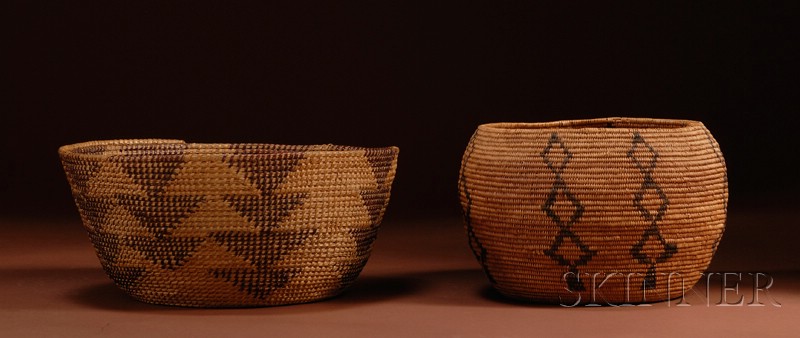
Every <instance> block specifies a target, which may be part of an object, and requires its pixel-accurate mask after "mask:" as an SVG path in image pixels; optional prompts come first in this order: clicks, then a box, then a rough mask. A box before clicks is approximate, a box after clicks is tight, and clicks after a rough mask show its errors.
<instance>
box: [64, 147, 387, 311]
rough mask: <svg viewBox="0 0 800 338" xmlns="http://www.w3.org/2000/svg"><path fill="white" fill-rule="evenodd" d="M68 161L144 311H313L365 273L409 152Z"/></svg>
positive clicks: (115, 267) (114, 269) (88, 223)
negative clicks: (402, 155) (308, 305)
mask: <svg viewBox="0 0 800 338" xmlns="http://www.w3.org/2000/svg"><path fill="white" fill-rule="evenodd" d="M59 154H60V156H61V161H62V164H63V166H64V170H65V172H66V174H67V179H68V181H69V184H70V186H71V188H72V193H73V197H74V198H75V202H76V204H77V207H78V211H79V213H80V216H81V218H82V221H83V224H84V226H85V228H86V230H87V232H88V234H89V237H90V239H91V242H92V244H93V245H94V247H95V249H96V252H97V255H98V257H99V258H100V262H101V264H102V266H103V268H104V270H105V272H106V273H107V274H108V275H109V277H111V279H112V280H113V281H114V283H115V284H116V285H117V286H118V287H120V288H121V289H122V290H124V291H125V292H126V293H128V294H130V295H131V296H132V297H134V298H135V299H138V300H140V301H144V302H148V303H155V304H166V305H179V306H195V307H242V306H266V305H281V304H294V303H303V302H310V301H316V300H321V299H325V298H328V297H332V296H335V295H337V294H339V293H341V292H342V291H343V290H344V289H345V288H346V287H348V286H349V285H350V284H352V283H353V281H354V280H355V279H356V277H357V276H358V274H359V273H360V271H361V269H362V268H363V267H364V265H365V264H366V261H367V259H368V257H369V254H370V252H371V249H372V243H373V241H374V240H375V237H376V235H377V231H378V227H379V224H380V222H381V219H382V217H383V214H384V211H385V208H386V205H387V204H388V202H389V195H390V188H391V185H392V181H393V180H394V175H395V170H396V167H397V155H398V148H396V147H387V148H359V147H347V146H336V145H300V146H290V145H271V144H197V143H185V142H183V141H179V140H152V139H147V140H111V141H94V142H86V143H79V144H73V145H68V146H63V147H61V148H60V149H59Z"/></svg>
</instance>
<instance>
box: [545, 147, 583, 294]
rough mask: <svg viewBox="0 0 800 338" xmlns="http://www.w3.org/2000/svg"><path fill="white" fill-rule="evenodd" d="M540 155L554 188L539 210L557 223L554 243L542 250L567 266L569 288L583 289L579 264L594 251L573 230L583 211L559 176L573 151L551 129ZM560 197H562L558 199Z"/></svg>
mask: <svg viewBox="0 0 800 338" xmlns="http://www.w3.org/2000/svg"><path fill="white" fill-rule="evenodd" d="M554 149H559V150H558V151H556V152H555V154H556V155H561V159H560V160H558V159H556V158H555V157H554V156H551V153H553V150H554ZM540 155H541V157H542V160H543V161H544V163H545V164H547V167H548V168H550V171H552V172H553V174H555V179H554V181H553V188H552V189H551V190H550V193H549V194H548V195H547V200H545V202H544V204H543V205H542V211H544V212H545V214H547V217H549V218H550V219H551V220H552V221H553V223H555V224H556V225H557V226H558V227H559V232H558V234H557V235H556V237H555V238H554V239H553V244H552V245H551V246H550V249H547V250H545V251H544V254H545V255H547V256H548V257H550V259H552V260H553V261H555V262H556V263H558V264H559V265H562V266H566V267H567V269H568V270H569V272H570V274H569V275H567V276H566V282H567V286H568V288H569V289H570V290H573V291H585V290H586V288H585V287H584V285H583V282H581V280H580V278H579V272H578V267H579V266H583V265H586V264H588V263H589V261H590V260H591V259H592V257H594V256H595V255H596V254H597V251H594V250H591V249H589V247H588V246H587V245H585V244H583V242H582V241H581V239H580V237H578V235H577V234H575V232H573V231H572V226H573V225H574V224H575V223H576V222H578V220H580V218H581V216H582V215H583V211H584V208H583V205H582V204H581V202H580V201H579V200H578V198H577V197H575V195H573V194H572V193H571V192H570V191H569V188H568V187H567V184H566V182H564V179H563V178H562V177H561V173H563V172H564V169H565V168H566V166H567V163H568V162H569V160H570V159H571V158H572V153H571V152H570V151H569V150H568V149H567V147H566V146H565V145H564V142H562V141H561V139H560V138H559V137H558V134H557V133H553V134H552V135H551V136H550V140H549V141H548V142H547V146H545V148H544V150H543V151H542V152H541V154H540ZM559 197H562V198H561V199H559ZM565 202H566V203H565ZM570 210H571V212H570ZM565 238H566V239H569V242H570V244H569V245H570V246H569V247H562V245H564V242H565V240H564V239H565ZM576 249H577V250H576Z"/></svg>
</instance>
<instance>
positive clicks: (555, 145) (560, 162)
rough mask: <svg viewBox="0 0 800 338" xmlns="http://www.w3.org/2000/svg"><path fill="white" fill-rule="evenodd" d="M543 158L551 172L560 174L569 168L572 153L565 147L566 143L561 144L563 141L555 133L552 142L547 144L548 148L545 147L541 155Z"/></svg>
mask: <svg viewBox="0 0 800 338" xmlns="http://www.w3.org/2000/svg"><path fill="white" fill-rule="evenodd" d="M539 155H541V156H542V159H543V160H544V163H545V164H546V165H547V167H548V168H550V171H552V172H553V173H557V174H560V173H562V172H563V171H564V168H566V167H567V163H568V162H569V160H570V159H571V158H572V153H571V152H569V150H567V148H566V147H565V146H564V143H563V142H561V139H560V138H558V136H557V135H556V134H555V133H553V135H552V137H551V138H550V141H549V142H547V146H545V147H544V150H542V153H541V154H539Z"/></svg>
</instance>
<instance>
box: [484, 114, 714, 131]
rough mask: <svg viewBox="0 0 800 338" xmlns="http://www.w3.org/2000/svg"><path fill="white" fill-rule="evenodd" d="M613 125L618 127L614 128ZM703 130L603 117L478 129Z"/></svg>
mask: <svg viewBox="0 0 800 338" xmlns="http://www.w3.org/2000/svg"><path fill="white" fill-rule="evenodd" d="M615 124H617V125H619V126H615ZM698 127H699V128H705V126H704V125H703V123H702V122H700V121H695V120H682V119H664V118H643V117H604V118H592V119H574V120H559V121H549V122H493V123H484V124H481V125H479V126H478V129H481V130H488V131H493V132H504V131H505V132H523V131H527V130H530V131H542V130H565V129H566V130H591V131H600V130H603V131H606V132H609V131H613V130H619V131H625V132H628V131H630V130H642V129H644V130H648V129H649V130H670V131H680V130H688V129H694V128H698Z"/></svg>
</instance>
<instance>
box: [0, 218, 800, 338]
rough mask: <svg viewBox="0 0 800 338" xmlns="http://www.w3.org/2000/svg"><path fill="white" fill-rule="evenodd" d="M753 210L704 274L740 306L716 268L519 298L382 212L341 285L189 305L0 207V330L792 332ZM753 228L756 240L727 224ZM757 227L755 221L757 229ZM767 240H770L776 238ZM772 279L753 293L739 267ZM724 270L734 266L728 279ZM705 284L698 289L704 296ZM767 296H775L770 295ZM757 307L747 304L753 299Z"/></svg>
mask: <svg viewBox="0 0 800 338" xmlns="http://www.w3.org/2000/svg"><path fill="white" fill-rule="evenodd" d="M771 217H777V218H776V219H775V220H772V221H770V220H768V219H767V220H764V216H763V215H757V214H752V213H751V214H747V213H742V214H734V215H731V217H730V218H729V221H728V225H727V227H728V230H727V231H726V234H725V235H726V238H724V239H723V241H722V244H721V246H720V249H719V252H718V253H717V256H716V257H715V258H714V261H713V262H712V264H711V267H710V268H709V271H716V272H731V273H742V275H741V276H742V279H741V283H740V284H739V288H740V290H739V294H738V295H737V294H735V293H734V292H733V291H729V293H728V302H734V301H735V300H737V299H736V298H738V297H743V298H742V300H743V304H742V306H720V305H719V304H718V303H719V302H720V300H721V291H722V290H721V289H720V283H719V280H718V278H715V279H712V280H711V282H710V283H707V285H706V284H704V283H702V282H701V283H700V284H698V285H697V286H695V288H694V289H693V290H695V291H698V293H695V294H692V295H690V296H687V297H686V299H687V301H688V302H689V304H690V306H677V302H675V301H673V302H662V303H655V304H649V306H633V307H613V306H603V307H585V306H578V307H574V308H565V307H561V306H558V305H555V306H554V305H538V304H529V303H519V302H515V301H511V300H508V299H505V298H503V297H502V296H501V295H499V294H498V293H497V292H495V291H494V290H493V289H491V287H490V286H489V283H488V281H487V279H486V278H485V277H484V276H483V273H482V272H481V269H480V267H479V265H478V263H477V262H476V261H475V259H474V258H473V257H472V254H471V252H470V250H469V248H468V246H467V241H466V236H465V234H464V230H463V228H462V225H461V221H460V220H459V219H456V218H454V219H423V220H416V221H415V220H392V219H387V221H386V222H385V223H384V225H383V227H382V229H381V232H380V234H379V238H378V240H377V241H376V242H375V247H374V250H373V254H372V256H371V258H370V260H369V263H368V264H367V266H366V268H365V269H364V271H363V272H362V274H361V275H360V277H359V278H358V280H357V282H356V283H355V284H354V285H353V286H352V287H351V288H350V289H349V290H347V291H346V292H345V293H344V294H343V295H341V296H339V297H336V298H333V299H329V300H325V301H321V302H316V303H310V304H301V305H290V306H279V307H264V308H247V309H191V308H180V307H168V306H157V305H150V304H144V303H140V302H138V301H135V300H133V299H131V298H129V297H128V296H126V295H125V294H123V293H122V292H121V291H119V290H118V289H117V288H116V287H115V286H114V285H113V284H112V283H111V281H110V280H109V279H108V278H107V277H106V276H105V274H104V273H103V271H102V269H101V268H100V265H99V262H98V260H97V257H96V256H95V254H94V251H93V249H92V247H91V245H90V244H89V241H88V237H87V236H86V235H85V233H84V232H83V229H82V227H81V226H80V223H79V220H78V218H77V216H75V218H74V219H69V220H55V221H54V220H19V219H2V218H0V257H2V259H0V332H3V333H4V334H3V335H4V336H9V337H19V336H81V337H86V336H99V335H104V336H107V335H110V336H137V337H141V336H144V335H147V336H154V337H160V336H172V337H174V336H192V337H201V336H210V337H220V336H256V337H263V336H276V337H294V336H300V337H317V336H320V337H340V336H341V337H378V336H380V337H392V336H397V337H409V336H414V337H531V336H542V335H547V336H553V335H562V334H569V335H584V334H585V335H601V336H617V337H619V336H623V337H624V336H631V337H641V336H642V335H645V334H646V335H648V336H654V335H655V336H667V335H669V336H676V335H684V334H685V335H689V336H700V335H702V336H745V335H750V334H753V335H754V334H764V333H767V334H768V335H770V336H796V335H797V334H796V333H795V332H794V331H796V330H797V329H798V328H800V325H799V324H798V318H800V310H798V309H799V308H800V272H797V269H796V267H797V266H798V265H797V264H798V257H797V256H798V255H786V254H784V255H783V257H784V258H783V259H778V260H775V259H769V257H774V256H776V255H779V254H781V253H783V252H792V251H794V250H793V249H794V248H792V247H791V244H790V242H789V241H771V242H769V241H768V242H764V239H765V238H774V236H776V234H774V233H772V234H770V233H769V231H768V229H769V226H770V225H769V224H775V222H780V221H787V220H788V219H789V216H774V215H773V216H771ZM781 217H783V218H781ZM752 226H760V227H764V228H765V229H766V230H767V231H766V233H765V234H763V235H762V236H764V238H759V237H758V236H759V235H753V233H752V232H751V233H747V235H743V234H744V233H746V232H744V231H739V230H737V229H744V228H746V227H752ZM758 233H761V232H758ZM776 243H777V244H776ZM748 272H750V273H753V272H763V273H765V274H766V275H767V276H769V277H771V278H772V279H773V282H774V283H773V285H772V287H770V289H769V292H768V294H764V293H763V292H760V293H758V295H757V296H758V297H759V298H758V300H757V301H758V302H759V303H761V304H762V305H763V306H748V303H751V302H753V291H752V277H751V275H748ZM732 277H735V276H732ZM706 286H708V290H709V292H708V296H707V297H706V296H704V292H705V291H706ZM778 304H780V306H778ZM753 305H758V304H753Z"/></svg>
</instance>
